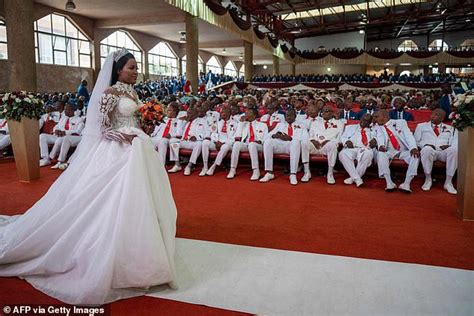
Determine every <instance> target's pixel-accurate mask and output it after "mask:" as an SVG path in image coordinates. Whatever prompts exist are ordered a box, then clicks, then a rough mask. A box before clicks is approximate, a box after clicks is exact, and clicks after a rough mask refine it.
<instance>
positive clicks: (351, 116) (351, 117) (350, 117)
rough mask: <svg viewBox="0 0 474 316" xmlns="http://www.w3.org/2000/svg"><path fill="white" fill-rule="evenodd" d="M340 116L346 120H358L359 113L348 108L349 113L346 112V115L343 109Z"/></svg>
mask: <svg viewBox="0 0 474 316" xmlns="http://www.w3.org/2000/svg"><path fill="white" fill-rule="evenodd" d="M342 118H343V119H346V120H358V119H359V113H357V112H354V111H352V110H350V111H349V113H347V115H346V113H345V112H344V110H343V111H342Z"/></svg>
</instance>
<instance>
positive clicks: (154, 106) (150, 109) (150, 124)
mask: <svg viewBox="0 0 474 316" xmlns="http://www.w3.org/2000/svg"><path fill="white" fill-rule="evenodd" d="M164 115H165V114H164V108H163V105H161V104H160V103H158V102H157V101H156V100H154V99H151V100H149V101H147V102H145V103H144V104H143V106H142V107H141V108H140V109H139V110H138V116H139V120H140V125H141V126H142V129H143V130H144V131H145V132H146V133H147V134H150V133H151V132H153V130H154V128H155V126H156V125H158V124H159V123H161V122H162V121H163V117H164Z"/></svg>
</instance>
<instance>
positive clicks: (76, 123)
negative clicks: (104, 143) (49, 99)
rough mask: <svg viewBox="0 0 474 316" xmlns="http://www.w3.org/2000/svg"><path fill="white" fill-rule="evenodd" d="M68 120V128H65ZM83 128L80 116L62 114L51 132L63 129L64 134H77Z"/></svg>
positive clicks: (82, 120)
mask: <svg viewBox="0 0 474 316" xmlns="http://www.w3.org/2000/svg"><path fill="white" fill-rule="evenodd" d="M68 120H69V129H68V130H66V124H67V121H68ZM83 129H84V119H83V118H82V117H80V116H71V117H68V116H66V115H63V117H62V118H61V120H60V121H59V123H58V124H56V126H55V127H54V128H53V132H55V131H63V132H66V135H72V134H79V135H81V132H82V130H83Z"/></svg>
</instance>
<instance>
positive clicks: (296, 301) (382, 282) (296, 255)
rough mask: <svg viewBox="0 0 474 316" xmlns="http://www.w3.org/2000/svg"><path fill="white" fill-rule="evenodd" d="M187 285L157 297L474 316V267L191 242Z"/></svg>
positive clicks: (184, 258)
mask: <svg viewBox="0 0 474 316" xmlns="http://www.w3.org/2000/svg"><path fill="white" fill-rule="evenodd" d="M177 273H178V283H179V287H180V288H179V289H178V290H176V291H173V290H169V289H167V288H164V287H157V288H155V289H154V291H153V293H151V294H150V296H156V297H161V298H165V299H171V300H176V301H182V302H187V303H194V304H202V305H207V306H212V307H218V308H223V309H228V310H234V311H242V312H248V313H252V314H260V315H348V314H350V315H473V314H474V272H473V271H467V270H458V269H449V268H442V267H433V266H426V265H417V264H404V263H396V262H388V261H379V260H365V259H356V258H349V257H339V256H328V255H318V254H310V253H302V252H293V251H282V250H274V249H267V248H255V247H246V246H238V245H230V244H221V243H213V242H206V241H198V240H191V239H178V240H177Z"/></svg>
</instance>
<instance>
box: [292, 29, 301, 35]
mask: <svg viewBox="0 0 474 316" xmlns="http://www.w3.org/2000/svg"><path fill="white" fill-rule="evenodd" d="M302 31H303V30H302V29H301V28H299V29H296V30H292V31H290V33H292V34H298V33H301V32H302Z"/></svg>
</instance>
